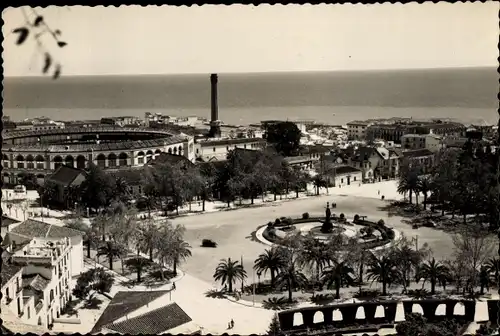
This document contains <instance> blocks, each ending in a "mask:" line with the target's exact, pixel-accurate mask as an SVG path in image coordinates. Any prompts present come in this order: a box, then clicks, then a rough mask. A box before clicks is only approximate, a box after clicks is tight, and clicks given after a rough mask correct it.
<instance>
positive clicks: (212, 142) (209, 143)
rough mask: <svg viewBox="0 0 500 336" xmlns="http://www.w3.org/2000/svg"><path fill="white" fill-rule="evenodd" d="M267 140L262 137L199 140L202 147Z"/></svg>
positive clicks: (263, 141)
mask: <svg viewBox="0 0 500 336" xmlns="http://www.w3.org/2000/svg"><path fill="white" fill-rule="evenodd" d="M265 142H266V140H264V139H262V138H241V139H220V140H207V141H199V143H200V145H201V146H202V147H209V146H224V145H239V144H247V143H265Z"/></svg>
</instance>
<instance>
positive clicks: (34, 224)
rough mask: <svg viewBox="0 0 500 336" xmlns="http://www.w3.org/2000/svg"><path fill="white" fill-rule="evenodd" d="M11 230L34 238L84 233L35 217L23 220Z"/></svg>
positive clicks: (61, 236) (60, 236)
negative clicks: (35, 218)
mask: <svg viewBox="0 0 500 336" xmlns="http://www.w3.org/2000/svg"><path fill="white" fill-rule="evenodd" d="M10 232H12V233H14V234H18V235H21V236H25V237H32V238H37V237H41V238H65V237H78V236H82V235H83V232H81V231H78V230H75V229H71V228H68V227H64V226H57V225H52V224H48V223H43V222H40V221H37V220H34V219H28V220H26V221H24V222H22V223H21V224H19V225H18V226H16V227H15V228H13V229H12V231H10Z"/></svg>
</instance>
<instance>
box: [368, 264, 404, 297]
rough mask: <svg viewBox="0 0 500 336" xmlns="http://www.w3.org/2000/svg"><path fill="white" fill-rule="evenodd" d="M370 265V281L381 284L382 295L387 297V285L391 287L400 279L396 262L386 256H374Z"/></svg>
mask: <svg viewBox="0 0 500 336" xmlns="http://www.w3.org/2000/svg"><path fill="white" fill-rule="evenodd" d="M368 265H369V266H368V270H367V276H368V279H369V280H372V281H378V282H381V283H382V295H387V285H391V284H392V283H394V282H395V281H396V280H397V278H398V277H399V275H398V271H397V269H396V267H395V263H394V260H393V259H391V258H390V257H388V256H385V255H381V256H376V255H374V254H372V255H371V257H370V259H369V263H368Z"/></svg>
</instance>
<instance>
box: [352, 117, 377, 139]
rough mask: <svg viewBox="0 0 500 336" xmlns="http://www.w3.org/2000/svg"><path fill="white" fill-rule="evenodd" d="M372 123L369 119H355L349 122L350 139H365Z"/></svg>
mask: <svg viewBox="0 0 500 336" xmlns="http://www.w3.org/2000/svg"><path fill="white" fill-rule="evenodd" d="M371 125H372V123H371V122H369V121H360V120H355V121H351V122H348V123H347V138H348V139H349V140H363V139H364V138H365V137H366V135H367V132H366V131H367V129H368V127H369V126H371Z"/></svg>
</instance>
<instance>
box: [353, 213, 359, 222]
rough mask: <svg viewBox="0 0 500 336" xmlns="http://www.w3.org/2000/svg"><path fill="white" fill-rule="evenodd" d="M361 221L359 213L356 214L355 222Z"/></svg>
mask: <svg viewBox="0 0 500 336" xmlns="http://www.w3.org/2000/svg"><path fill="white" fill-rule="evenodd" d="M356 222H359V215H358V214H355V215H354V223H356Z"/></svg>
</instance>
